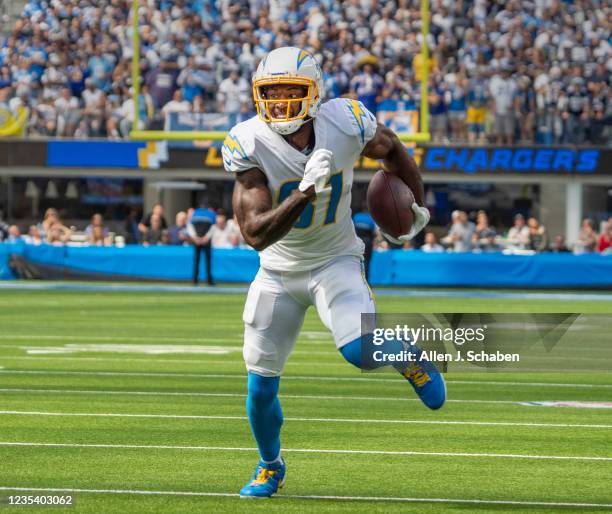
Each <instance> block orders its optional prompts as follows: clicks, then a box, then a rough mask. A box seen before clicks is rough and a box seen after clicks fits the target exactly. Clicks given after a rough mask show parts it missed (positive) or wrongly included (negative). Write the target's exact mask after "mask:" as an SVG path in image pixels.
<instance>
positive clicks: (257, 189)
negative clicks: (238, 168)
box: [232, 168, 272, 232]
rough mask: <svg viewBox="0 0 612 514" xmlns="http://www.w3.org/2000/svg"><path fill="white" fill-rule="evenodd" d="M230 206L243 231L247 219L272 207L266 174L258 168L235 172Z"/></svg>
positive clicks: (247, 221)
mask: <svg viewBox="0 0 612 514" xmlns="http://www.w3.org/2000/svg"><path fill="white" fill-rule="evenodd" d="M232 207H233V209H234V213H235V214H236V217H237V218H238V224H239V225H240V228H241V229H242V230H243V232H244V228H245V226H246V225H247V224H248V223H249V221H250V220H251V219H252V218H253V217H254V216H257V215H258V214H261V213H262V212H266V211H269V210H270V209H271V208H272V194H271V193H270V189H269V188H268V181H267V179H266V176H265V175H264V174H263V172H262V171H261V170H260V169H259V168H251V169H249V170H247V171H244V172H242V173H237V174H236V184H235V186H234V195H233V198H232Z"/></svg>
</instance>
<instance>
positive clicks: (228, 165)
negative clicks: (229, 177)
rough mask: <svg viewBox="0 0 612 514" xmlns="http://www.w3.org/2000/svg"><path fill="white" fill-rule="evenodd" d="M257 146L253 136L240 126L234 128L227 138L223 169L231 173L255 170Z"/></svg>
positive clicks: (223, 147) (222, 152) (224, 144)
mask: <svg viewBox="0 0 612 514" xmlns="http://www.w3.org/2000/svg"><path fill="white" fill-rule="evenodd" d="M254 147H255V144H254V141H253V136H252V135H251V136H250V137H249V135H248V134H247V133H245V131H242V130H240V126H239V125H238V126H236V127H234V128H233V129H232V130H231V131H230V133H229V134H228V135H227V136H226V137H225V140H224V141H223V146H222V147H221V154H222V155H223V167H224V168H225V171H229V172H230V173H240V172H243V171H246V170H249V169H251V168H255V167H256V166H257V163H256V161H255V159H254V156H253V150H254Z"/></svg>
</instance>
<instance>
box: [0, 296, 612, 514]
mask: <svg viewBox="0 0 612 514" xmlns="http://www.w3.org/2000/svg"><path fill="white" fill-rule="evenodd" d="M243 301H244V294H240V293H239V294H213V293H201V294H190V293H172V292H161V291H151V292H126V291H116V292H110V291H107V292H104V291H71V290H66V291H45V290H41V291H34V290H30V291H23V290H7V289H0V497H1V498H2V501H3V502H6V501H7V498H8V496H9V495H15V494H21V495H26V494H28V495H72V496H73V497H74V501H75V505H74V507H71V508H66V509H62V508H57V507H56V508H51V510H45V509H49V507H46V508H45V509H42V508H34V507H33V508H27V507H8V506H6V505H1V504H0V511H2V510H3V509H4V510H5V511H6V512H40V511H41V510H43V511H44V512H88V513H114V512H116V513H131V512H163V513H192V512H193V513H196V512H197V513H199V512H233V511H239V512H258V511H264V510H265V511H272V512H311V511H316V512H391V511H393V512H396V511H401V512H419V513H434V512H435V513H446V512H465V513H468V512H515V511H520V512H534V513H544V512H554V513H557V512H610V511H611V510H612V409H609V408H576V407H540V406H528V405H523V404H521V402H534V401H546V400H557V401H590V402H608V403H610V402H612V375H611V374H607V373H594V372H590V373H585V372H583V373H579V372H575V373H572V372H564V373H546V374H537V373H513V374H510V373H504V374H502V373H484V372H481V373H473V372H472V373H454V374H448V375H447V382H448V397H449V401H448V403H447V404H446V406H445V407H444V408H443V409H442V410H440V411H438V412H431V411H429V410H427V409H426V408H425V407H424V406H422V405H421V404H420V402H419V401H418V400H417V399H416V397H415V395H414V393H413V391H412V389H411V388H410V387H409V385H408V384H407V383H406V382H405V381H403V380H402V379H401V378H400V377H399V376H398V377H396V376H394V375H392V374H389V373H376V374H362V373H360V372H359V371H357V370H355V369H354V368H353V367H351V366H350V365H349V364H347V363H346V362H345V361H344V360H343V359H342V357H341V356H340V355H339V354H338V352H337V351H336V350H335V347H334V344H333V341H332V338H331V336H330V335H329V334H328V333H327V332H326V330H325V328H324V327H323V325H322V324H321V323H320V321H319V320H318V318H317V316H316V313H315V312H314V311H313V310H312V309H311V310H310V311H309V314H308V316H307V318H306V322H305V324H304V328H303V332H302V335H301V337H300V339H299V341H298V344H297V346H296V349H295V351H294V353H293V354H292V356H291V358H290V360H289V363H288V365H287V368H286V374H285V377H284V379H283V380H282V381H281V402H282V405H283V410H284V415H285V424H284V428H283V436H282V444H283V448H284V450H283V452H284V455H285V458H286V461H287V466H288V473H287V483H286V485H285V487H284V488H283V489H282V490H281V491H280V492H279V494H278V495H277V496H276V497H275V498H274V499H272V500H270V501H265V500H264V501H258V500H241V499H240V498H238V496H237V493H238V490H239V489H240V488H241V487H242V486H243V485H244V484H245V483H246V481H247V479H248V478H249V477H250V475H251V473H252V472H253V469H254V466H255V464H256V463H257V460H258V457H257V452H256V451H255V444H254V441H253V440H252V438H251V434H250V430H249V426H248V423H247V420H246V418H245V412H244V403H245V389H246V380H245V370H244V365H243V362H242V353H241V345H242V321H241V314H242V306H243ZM377 305H378V308H379V310H380V311H381V312H389V313H401V312H589V313H612V302H611V301H609V298H608V299H607V300H605V301H597V300H591V301H580V300H578V299H575V300H573V301H572V300H553V299H546V300H542V299H539V300H536V299H529V298H528V297H525V298H514V299H503V298H469V297H466V298H462V297H461V296H456V297H449V298H445V297H440V298H431V297H423V298H420V297H410V298H404V297H394V296H379V297H378V298H377ZM607 336H608V337H609V338H610V341H609V342H610V344H612V336H611V335H610V334H609V333H608V334H607ZM576 344H577V346H579V344H580V340H579V339H577V341H576ZM567 367H569V368H570V369H571V368H572V363H571V362H569V363H567V365H566V368H567Z"/></svg>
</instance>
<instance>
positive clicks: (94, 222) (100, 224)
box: [85, 213, 108, 238]
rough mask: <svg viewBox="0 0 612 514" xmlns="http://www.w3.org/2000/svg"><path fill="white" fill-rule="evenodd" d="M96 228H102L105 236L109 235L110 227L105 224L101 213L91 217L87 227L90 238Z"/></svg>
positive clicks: (86, 233) (87, 234)
mask: <svg viewBox="0 0 612 514" xmlns="http://www.w3.org/2000/svg"><path fill="white" fill-rule="evenodd" d="M96 228H99V229H100V230H101V232H102V237H103V238H105V237H108V228H106V227H105V226H104V218H103V217H102V214H100V213H96V214H94V215H93V216H92V217H91V222H90V223H89V225H87V226H86V227H85V235H86V236H87V237H88V238H90V237H91V236H92V234H93V231H94V229H96Z"/></svg>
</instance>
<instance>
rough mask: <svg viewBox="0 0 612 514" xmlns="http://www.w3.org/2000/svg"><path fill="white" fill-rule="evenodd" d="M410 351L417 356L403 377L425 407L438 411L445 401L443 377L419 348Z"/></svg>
mask: <svg viewBox="0 0 612 514" xmlns="http://www.w3.org/2000/svg"><path fill="white" fill-rule="evenodd" d="M411 351H412V353H413V354H414V355H416V356H417V357H416V359H417V360H416V361H415V362H411V363H409V364H408V367H407V368H406V369H405V370H404V373H403V375H404V377H405V378H406V379H408V382H410V385H411V386H412V387H413V389H414V391H415V392H416V394H417V395H418V396H419V398H420V399H421V401H422V402H423V403H424V404H425V405H426V406H427V407H429V408H430V409H432V410H436V409H439V408H440V407H442V405H444V402H445V401H446V383H445V382H444V377H443V376H442V373H440V372H439V371H438V368H436V366H435V365H434V364H433V363H432V362H430V361H428V360H427V359H426V358H425V356H424V355H423V351H422V350H421V349H420V348H418V347H417V346H414V345H413V346H412V350H411Z"/></svg>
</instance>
